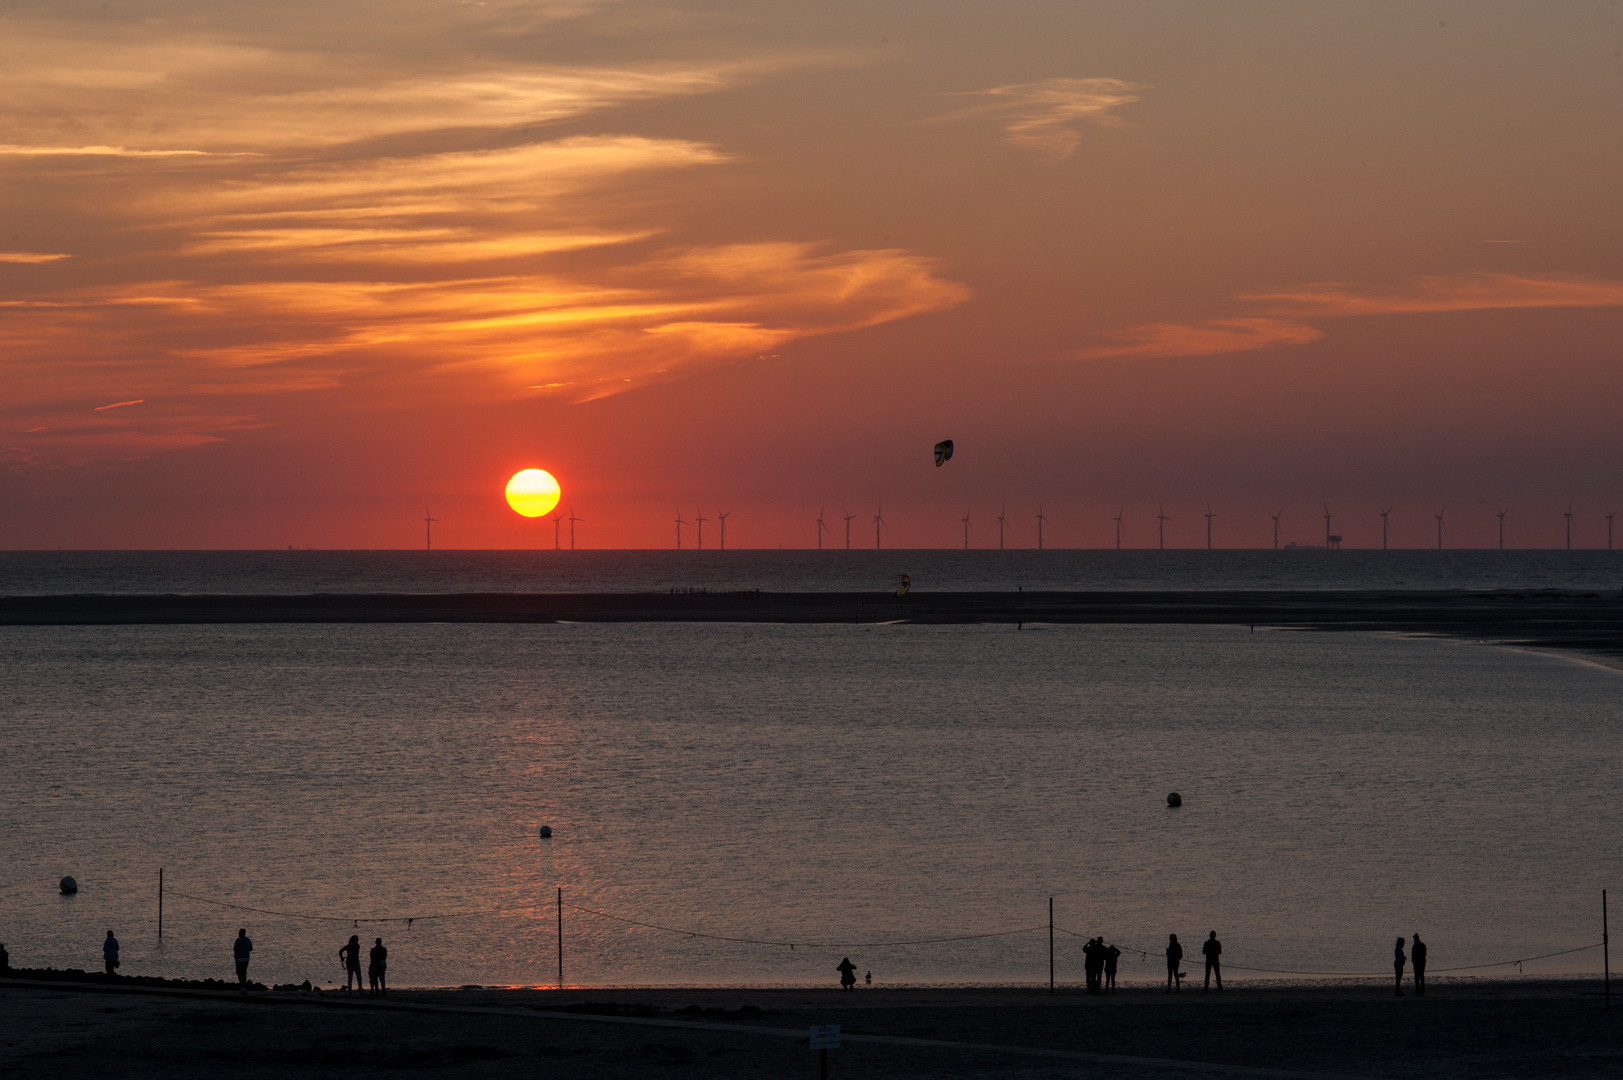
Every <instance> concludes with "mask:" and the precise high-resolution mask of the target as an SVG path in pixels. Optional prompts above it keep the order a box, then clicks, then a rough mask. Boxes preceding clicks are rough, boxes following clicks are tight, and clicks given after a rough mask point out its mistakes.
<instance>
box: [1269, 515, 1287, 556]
mask: <svg viewBox="0 0 1623 1080" xmlns="http://www.w3.org/2000/svg"><path fill="white" fill-rule="evenodd" d="M1284 512H1285V508H1284V507H1283V506H1281V507H1280V508H1279V514H1283V513H1284ZM1279 514H1269V515H1268V516H1269V517H1271V518H1273V519H1274V550H1275V551H1278V550H1279Z"/></svg>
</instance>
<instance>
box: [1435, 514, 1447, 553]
mask: <svg viewBox="0 0 1623 1080" xmlns="http://www.w3.org/2000/svg"><path fill="white" fill-rule="evenodd" d="M1446 513H1448V507H1446V506H1445V507H1443V508H1442V509H1441V510H1439V511H1437V515H1436V516H1437V550H1438V551H1441V550H1443V515H1444V514H1446Z"/></svg>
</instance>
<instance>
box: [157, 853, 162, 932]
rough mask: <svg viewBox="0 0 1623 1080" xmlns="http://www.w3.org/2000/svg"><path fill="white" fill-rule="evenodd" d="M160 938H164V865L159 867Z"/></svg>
mask: <svg viewBox="0 0 1623 1080" xmlns="http://www.w3.org/2000/svg"><path fill="white" fill-rule="evenodd" d="M158 940H159V941H162V940H163V867H161V866H160V867H158Z"/></svg>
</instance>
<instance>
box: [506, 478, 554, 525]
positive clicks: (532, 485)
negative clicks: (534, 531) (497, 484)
mask: <svg viewBox="0 0 1623 1080" xmlns="http://www.w3.org/2000/svg"><path fill="white" fill-rule="evenodd" d="M560 494H561V493H560V491H559V489H558V481H556V480H554V479H553V478H552V474H551V473H549V472H547V471H546V470H545V469H523V470H521V471H519V472H516V473H514V474H513V478H512V479H511V480H509V481H507V505H508V506H511V507H512V508H513V509H514V510H515V511H517V512H518V513H520V514H523V515H524V516H525V517H540V516H541V515H543V514H545V513H547V512H548V511H549V510H551V509H552V508H553V507H554V506H557V505H558V497H559V495H560Z"/></svg>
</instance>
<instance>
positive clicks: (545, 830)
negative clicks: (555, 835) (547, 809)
mask: <svg viewBox="0 0 1623 1080" xmlns="http://www.w3.org/2000/svg"><path fill="white" fill-rule="evenodd" d="M541 839H543V840H551V839H552V826H551V825H543V826H541Z"/></svg>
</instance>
